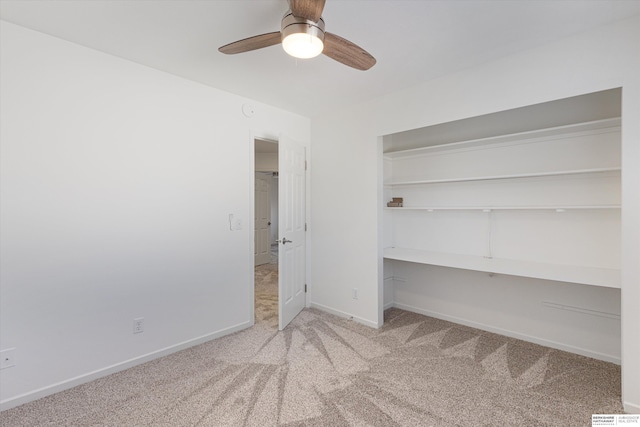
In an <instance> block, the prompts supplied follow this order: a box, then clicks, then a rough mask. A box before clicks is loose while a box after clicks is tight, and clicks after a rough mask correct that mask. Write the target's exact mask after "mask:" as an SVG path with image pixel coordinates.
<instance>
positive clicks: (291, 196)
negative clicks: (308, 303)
mask: <svg viewBox="0 0 640 427" xmlns="http://www.w3.org/2000/svg"><path fill="white" fill-rule="evenodd" d="M278 169H279V183H278V211H279V214H278V229H279V230H278V231H279V237H280V239H279V240H278V243H279V245H280V249H279V256H278V271H279V276H278V277H279V278H278V304H279V313H280V315H279V329H280V330H282V329H284V328H285V326H287V325H288V324H289V322H291V321H292V320H293V318H294V317H296V316H297V315H298V313H300V311H302V309H303V308H304V306H305V297H306V296H305V291H306V290H305V277H306V274H305V262H306V243H305V242H306V236H305V221H306V215H305V200H306V187H305V186H306V182H305V175H306V172H305V169H306V156H305V147H304V146H302V145H300V144H297V143H296V142H295V141H292V140H290V139H287V138H285V137H282V138H280V140H279V146H278Z"/></svg>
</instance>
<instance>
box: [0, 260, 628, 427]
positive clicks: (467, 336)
mask: <svg viewBox="0 0 640 427" xmlns="http://www.w3.org/2000/svg"><path fill="white" fill-rule="evenodd" d="M262 273H264V275H263V277H262V278H263V279H264V278H265V277H266V276H267V275H269V274H272V273H273V272H271V273H269V272H265V271H263V272H261V273H260V274H262ZM256 275H258V272H256ZM271 277H273V276H271ZM256 283H258V281H256ZM256 294H258V292H256ZM259 312H262V311H261V310H258V309H256V317H257V318H258V316H259V315H258V313H259ZM266 312H267V310H266V309H265V310H264V313H266ZM385 314H386V319H385V325H384V327H383V328H381V329H380V330H374V329H371V328H367V327H365V326H362V325H360V324H357V323H354V322H352V321H349V320H346V319H341V318H338V317H335V316H332V315H330V314H327V313H323V312H320V311H317V310H313V309H307V310H303V311H302V313H300V315H298V317H297V318H296V319H294V321H293V322H292V323H291V324H290V325H289V326H288V327H287V328H286V329H285V330H284V331H282V332H278V331H277V328H275V327H274V326H273V325H272V319H271V318H268V319H265V318H263V319H260V320H258V321H257V323H256V325H255V326H253V327H252V328H249V329H246V330H244V331H241V332H238V333H235V334H232V335H229V336H226V337H223V338H220V339H217V340H214V341H211V342H208V343H205V344H202V345H200V346H197V347H193V348H190V349H187V350H184V351H181V352H179V353H175V354H173V355H170V356H167V357H163V358H161V359H157V360H155V361H152V362H149V363H146V364H144V365H140V366H137V367H134V368H131V369H129V370H126V371H123V372H119V373H116V374H113V375H110V376H108V377H105V378H102V379H99V380H97V381H94V382H91V383H89V384H85V385H82V386H79V387H76V388H74V389H71V390H68V391H65V392H62V393H59V394H56V395H53V396H49V397H47V398H44V399H41V400H39V401H36V402H32V403H29V404H26V405H23V406H21V407H18V408H14V409H11V410H8V411H5V412H2V413H1V414H0V419H1V420H2V425H3V426H43V425H56V426H57V425H66V426H243V425H247V426H275V425H290V426H465V427H466V426H489V425H491V426H589V425H591V414H592V413H622V406H621V404H620V367H619V366H616V365H613V364H610V363H605V362H601V361H597V360H593V359H588V358H585V357H581V356H576V355H573V354H569V353H565V352H562V351H557V350H553V349H549V348H546V347H541V346H538V345H534V344H530V343H526V342H522V341H518V340H515V339H510V338H506V337H504V336H500V335H495V334H491V333H487V332H483V331H479V330H476V329H472V328H468V327H464V326H460V325H456V324H453V323H449V322H445V321H441V320H438V319H434V318H430V317H425V316H422V315H418V314H414V313H409V312H406V311H402V310H398V309H391V310H389V311H387V312H386V313H385ZM266 316H268V315H266ZM276 318H277V316H276ZM276 324H277V320H276Z"/></svg>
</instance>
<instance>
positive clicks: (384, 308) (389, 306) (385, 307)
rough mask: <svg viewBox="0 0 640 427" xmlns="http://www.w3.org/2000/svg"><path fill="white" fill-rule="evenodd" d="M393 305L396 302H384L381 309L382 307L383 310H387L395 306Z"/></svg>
mask: <svg viewBox="0 0 640 427" xmlns="http://www.w3.org/2000/svg"><path fill="white" fill-rule="evenodd" d="M395 306H396V304H395V303H394V302H393V301H391V302H388V303H386V304H385V305H384V307H382V309H383V310H388V309H390V308H393V307H395Z"/></svg>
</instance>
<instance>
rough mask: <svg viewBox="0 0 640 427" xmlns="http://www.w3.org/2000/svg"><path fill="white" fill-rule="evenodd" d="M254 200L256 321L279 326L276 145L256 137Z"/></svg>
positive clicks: (270, 325) (275, 326) (274, 326)
mask: <svg viewBox="0 0 640 427" xmlns="http://www.w3.org/2000/svg"><path fill="white" fill-rule="evenodd" d="M254 150H255V153H254V154H255V157H254V158H255V168H254V176H255V187H254V189H255V199H254V203H255V204H254V313H255V323H261V324H265V325H267V326H269V327H273V328H276V329H277V328H278V315H279V312H278V310H279V308H278V279H279V274H278V273H279V272H278V256H279V253H278V252H279V251H278V250H279V245H278V243H277V240H278V202H279V200H278V144H277V143H276V142H273V141H267V140H261V139H256V140H255V142H254Z"/></svg>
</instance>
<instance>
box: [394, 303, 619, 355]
mask: <svg viewBox="0 0 640 427" xmlns="http://www.w3.org/2000/svg"><path fill="white" fill-rule="evenodd" d="M393 307H396V308H400V309H402V310H406V311H411V312H413V313H418V314H424V315H425V316H429V317H435V318H437V319H442V320H446V321H449V322H453V323H458V324H460V325H465V326H470V327H472V328H476V329H482V330H483V331H487V332H493V333H495V334H500V335H504V336H507V337H511V338H516V339H519V340H522V341H528V342H532V343H534V344H539V345H543V346H545V347H551V348H555V349H557V350H562V351H566V352H569V353H575V354H579V355H581V356H586V357H590V358H592V359H598V360H603V361H605V362H611V363H615V364H617V365H619V364H620V358H619V357H616V356H613V355H611V354H604V353H599V352H596V351H591V350H588V349H585V348H581V347H574V346H571V345H567V344H563V343H559V342H555V341H551V340H546V339H544V338H539V337H536V336H533V335H527V334H522V333H519V332H515V331H511V330H508V329H502V328H496V327H494V326H490V325H485V324H484V323H479V322H474V321H471V320H468V319H463V318H461V317H456V316H449V315H447V314H443V313H438V312H436V311H431V310H425V309H422V308H418V307H413V306H411V305H408V304H401V303H397V302H396V303H393Z"/></svg>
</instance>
